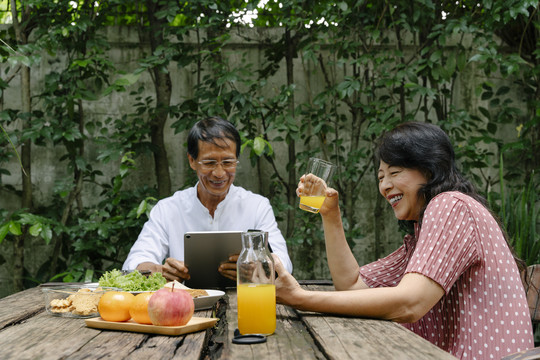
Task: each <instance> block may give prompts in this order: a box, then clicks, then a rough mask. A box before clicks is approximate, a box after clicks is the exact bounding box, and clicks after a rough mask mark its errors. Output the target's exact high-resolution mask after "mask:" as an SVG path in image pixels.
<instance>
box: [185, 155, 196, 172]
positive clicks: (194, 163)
mask: <svg viewBox="0 0 540 360" xmlns="http://www.w3.org/2000/svg"><path fill="white" fill-rule="evenodd" d="M187 157H188V160H189V166H190V167H191V168H192V169H193V170H195V171H197V161H196V160H195V159H194V158H193V157H192V156H191V155H189V154H188V156H187Z"/></svg>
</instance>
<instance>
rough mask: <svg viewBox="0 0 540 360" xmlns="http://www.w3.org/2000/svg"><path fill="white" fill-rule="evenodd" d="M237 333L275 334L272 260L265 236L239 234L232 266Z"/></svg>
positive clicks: (274, 295)
mask: <svg viewBox="0 0 540 360" xmlns="http://www.w3.org/2000/svg"><path fill="white" fill-rule="evenodd" d="M236 267H237V288H236V290H237V299H238V330H240V333H241V334H242V335H245V334H264V335H270V334H273V333H274V331H275V330H276V286H275V285H274V281H275V273H274V259H273V258H272V256H271V255H270V252H269V251H268V232H265V231H249V232H244V233H242V251H241V252H240V257H239V258H238V261H237V263H236Z"/></svg>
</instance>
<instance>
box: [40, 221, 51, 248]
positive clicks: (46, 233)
mask: <svg viewBox="0 0 540 360" xmlns="http://www.w3.org/2000/svg"><path fill="white" fill-rule="evenodd" d="M41 237H42V238H43V240H45V244H47V245H49V244H50V243H51V240H52V230H51V227H50V226H48V225H46V226H44V227H43V229H42V230H41Z"/></svg>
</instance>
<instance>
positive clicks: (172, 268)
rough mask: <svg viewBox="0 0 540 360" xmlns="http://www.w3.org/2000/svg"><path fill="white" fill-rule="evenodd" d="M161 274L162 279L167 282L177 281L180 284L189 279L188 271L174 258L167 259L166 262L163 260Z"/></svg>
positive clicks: (182, 263)
mask: <svg viewBox="0 0 540 360" xmlns="http://www.w3.org/2000/svg"><path fill="white" fill-rule="evenodd" d="M161 273H162V275H163V277H164V278H165V279H167V280H169V281H173V280H177V281H180V282H182V281H184V280H189V278H190V275H189V270H188V268H187V267H186V266H185V265H184V262H183V261H180V260H176V259H174V258H167V260H165V264H163V267H162V272H161Z"/></svg>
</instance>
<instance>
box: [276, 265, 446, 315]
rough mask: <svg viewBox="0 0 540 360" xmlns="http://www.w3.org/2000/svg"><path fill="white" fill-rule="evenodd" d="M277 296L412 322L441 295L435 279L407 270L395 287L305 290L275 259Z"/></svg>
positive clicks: (312, 306) (306, 305) (302, 305)
mask: <svg viewBox="0 0 540 360" xmlns="http://www.w3.org/2000/svg"><path fill="white" fill-rule="evenodd" d="M276 271H277V272H278V275H279V276H278V278H277V279H276V297H277V301H278V302H279V303H281V304H285V305H290V306H292V307H294V308H296V309H299V310H305V311H316V312H322V313H332V314H340V315H350V316H359V317H369V318H377V319H385V320H393V321H396V322H403V323H411V322H415V321H418V320H419V319H420V318H422V317H423V316H424V315H425V314H426V313H427V312H428V311H429V310H430V309H431V308H432V307H433V306H434V305H435V304H436V303H437V302H438V301H439V300H440V299H441V298H442V296H443V295H444V290H443V288H442V287H441V286H440V285H439V284H437V283H436V282H435V281H433V280H431V279H429V278H427V277H425V276H423V275H420V274H416V273H408V274H406V275H405V276H404V277H403V279H402V280H401V282H400V283H399V284H398V285H397V286H395V287H383V288H368V289H361V290H349V291H308V290H304V289H303V288H302V287H301V286H300V285H299V284H298V283H297V282H296V280H295V279H294V278H293V277H292V275H291V274H289V273H287V272H286V271H285V269H284V268H283V265H281V263H280V262H279V259H278V260H276Z"/></svg>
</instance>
